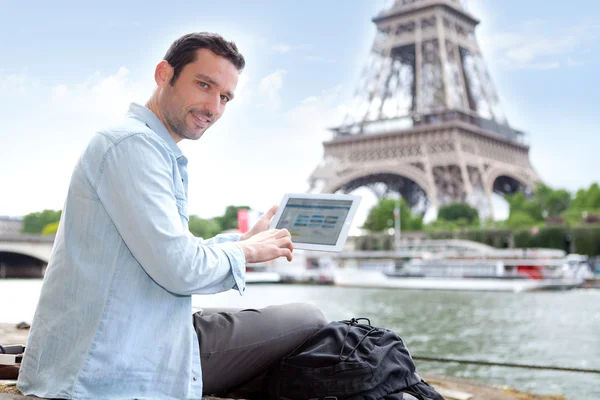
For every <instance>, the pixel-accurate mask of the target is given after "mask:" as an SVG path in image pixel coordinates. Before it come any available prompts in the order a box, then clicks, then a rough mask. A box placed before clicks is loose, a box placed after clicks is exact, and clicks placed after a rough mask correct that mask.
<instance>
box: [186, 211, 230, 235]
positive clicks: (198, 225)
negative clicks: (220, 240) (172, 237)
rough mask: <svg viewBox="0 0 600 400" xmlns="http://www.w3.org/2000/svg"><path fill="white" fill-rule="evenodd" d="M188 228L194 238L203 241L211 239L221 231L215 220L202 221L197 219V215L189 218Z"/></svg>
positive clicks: (202, 219)
mask: <svg viewBox="0 0 600 400" xmlns="http://www.w3.org/2000/svg"><path fill="white" fill-rule="evenodd" d="M188 227H189V229H190V232H192V234H193V235H194V236H198V237H201V238H205V239H207V238H211V237H213V236H215V235H217V234H218V233H220V232H222V230H223V229H221V225H220V224H219V222H218V221H217V220H216V219H215V218H212V219H204V218H200V217H198V216H197V215H192V216H190V222H189V223H188Z"/></svg>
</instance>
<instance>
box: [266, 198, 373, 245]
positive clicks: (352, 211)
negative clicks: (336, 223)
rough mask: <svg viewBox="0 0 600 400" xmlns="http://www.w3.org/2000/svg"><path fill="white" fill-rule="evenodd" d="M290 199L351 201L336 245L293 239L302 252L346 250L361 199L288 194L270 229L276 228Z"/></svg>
mask: <svg viewBox="0 0 600 400" xmlns="http://www.w3.org/2000/svg"><path fill="white" fill-rule="evenodd" d="M290 199H308V200H311V199H314V200H345V201H351V202H352V204H351V205H350V210H349V211H348V214H347V215H346V219H345V220H344V225H343V226H342V229H341V230H340V234H339V236H338V239H337V242H336V244H335V245H327V244H312V243H294V241H293V239H292V243H293V244H294V249H302V250H316V251H331V252H340V251H342V250H343V248H344V244H345V243H346V239H347V238H348V233H349V231H350V226H351V225H352V221H353V220H354V216H355V215H356V211H357V210H358V206H359V204H360V201H361V199H362V198H361V197H359V196H353V195H349V194H310V193H287V194H285V195H284V196H283V199H282V200H281V203H280V204H279V207H278V208H277V212H276V213H275V215H274V216H273V219H271V225H270V226H269V228H270V229H273V228H276V227H277V224H278V223H279V220H280V219H281V216H282V215H283V210H284V209H285V206H286V205H287V203H288V201H289V200H290Z"/></svg>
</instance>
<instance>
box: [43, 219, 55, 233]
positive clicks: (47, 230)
mask: <svg viewBox="0 0 600 400" xmlns="http://www.w3.org/2000/svg"><path fill="white" fill-rule="evenodd" d="M58 223H59V221H56V222H52V223H50V224H48V225H46V226H44V228H42V235H44V236H47V235H55V234H56V232H57V231H58Z"/></svg>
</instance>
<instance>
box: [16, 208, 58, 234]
mask: <svg viewBox="0 0 600 400" xmlns="http://www.w3.org/2000/svg"><path fill="white" fill-rule="evenodd" d="M60 215H61V210H57V211H54V210H44V211H42V212H34V213H30V214H27V215H26V216H25V217H23V229H22V230H21V232H22V233H32V234H41V233H42V230H43V229H44V227H45V226H46V225H48V224H51V223H53V222H58V221H60Z"/></svg>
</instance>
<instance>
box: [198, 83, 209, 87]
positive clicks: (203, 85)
mask: <svg viewBox="0 0 600 400" xmlns="http://www.w3.org/2000/svg"><path fill="white" fill-rule="evenodd" d="M199 85H200V87H202V88H207V87H208V84H207V83H204V82H200V83H199Z"/></svg>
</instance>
